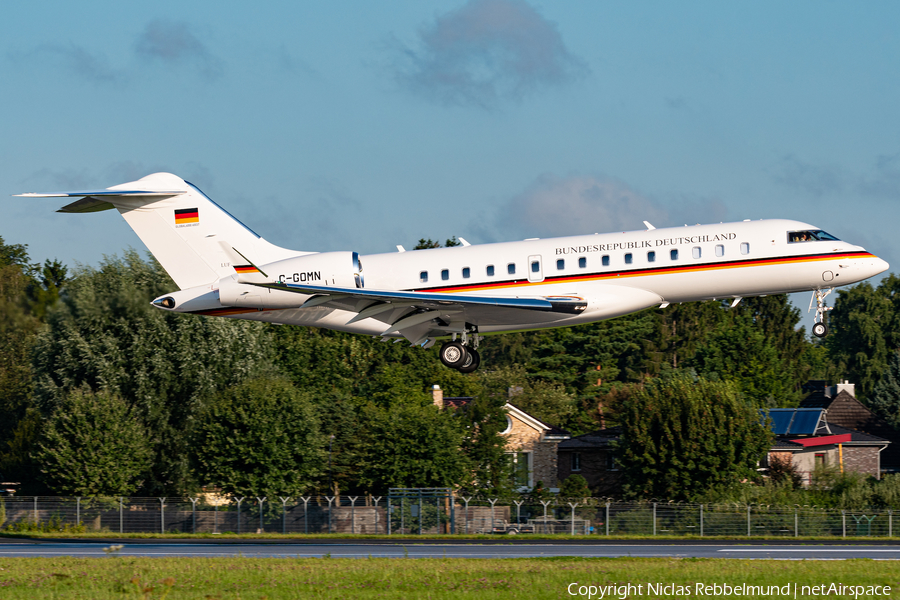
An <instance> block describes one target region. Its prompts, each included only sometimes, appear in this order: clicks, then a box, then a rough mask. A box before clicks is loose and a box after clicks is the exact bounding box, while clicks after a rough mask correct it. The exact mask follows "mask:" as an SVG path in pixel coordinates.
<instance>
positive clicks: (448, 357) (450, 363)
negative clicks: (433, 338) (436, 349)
mask: <svg viewBox="0 0 900 600" xmlns="http://www.w3.org/2000/svg"><path fill="white" fill-rule="evenodd" d="M468 354H469V353H468V352H467V351H466V347H465V346H463V345H462V344H460V343H459V342H447V343H446V344H444V345H443V346H441V352H440V356H441V362H442V363H444V365H445V366H447V367H450V368H451V369H458V368H460V367H462V366H463V365H464V364H466V357H467V356H468Z"/></svg>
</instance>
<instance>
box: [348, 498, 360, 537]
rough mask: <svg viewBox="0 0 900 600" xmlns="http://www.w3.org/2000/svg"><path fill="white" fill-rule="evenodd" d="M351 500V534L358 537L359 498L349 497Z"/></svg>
mask: <svg viewBox="0 0 900 600" xmlns="http://www.w3.org/2000/svg"><path fill="white" fill-rule="evenodd" d="M347 497H348V498H350V533H351V534H352V535H356V499H357V498H359V496H347Z"/></svg>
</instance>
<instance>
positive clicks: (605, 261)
mask: <svg viewBox="0 0 900 600" xmlns="http://www.w3.org/2000/svg"><path fill="white" fill-rule="evenodd" d="M601 261H602V263H603V266H604V267H608V266H609V254H604V255H603V258H602V259H601Z"/></svg>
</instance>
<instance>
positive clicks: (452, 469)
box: [360, 401, 471, 492]
mask: <svg viewBox="0 0 900 600" xmlns="http://www.w3.org/2000/svg"><path fill="white" fill-rule="evenodd" d="M363 419H364V421H365V423H366V428H365V433H364V436H365V443H364V445H363V446H364V448H365V451H364V456H363V465H362V468H361V473H360V483H361V484H362V485H363V486H364V488H365V489H367V490H369V491H371V492H386V491H387V489H388V488H392V487H453V486H455V485H457V484H459V483H460V482H461V481H463V480H465V479H466V478H467V477H468V476H469V474H470V473H471V469H470V463H469V461H468V460H467V459H466V456H465V455H463V454H461V453H460V446H461V445H462V443H463V437H464V435H465V433H466V430H465V421H463V420H462V419H461V418H459V417H458V416H457V415H456V414H455V413H454V411H452V410H440V409H438V408H437V407H435V406H434V405H433V404H422V403H418V402H404V401H398V402H396V403H395V404H394V405H393V406H391V407H389V408H385V407H381V406H377V405H375V404H369V405H367V406H366V407H365V409H364V411H363Z"/></svg>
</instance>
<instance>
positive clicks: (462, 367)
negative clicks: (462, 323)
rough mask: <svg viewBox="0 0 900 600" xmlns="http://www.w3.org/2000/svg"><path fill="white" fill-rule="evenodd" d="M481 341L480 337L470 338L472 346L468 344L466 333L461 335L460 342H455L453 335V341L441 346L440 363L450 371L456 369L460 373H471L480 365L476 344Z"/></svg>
mask: <svg viewBox="0 0 900 600" xmlns="http://www.w3.org/2000/svg"><path fill="white" fill-rule="evenodd" d="M479 341H481V338H480V336H478V335H477V334H476V335H473V336H472V344H471V345H468V343H469V336H468V334H467V333H463V334H462V341H461V342H457V341H456V334H454V335H453V341H451V342H446V343H445V344H444V345H443V346H441V350H440V353H439V354H440V357H441V362H442V363H444V365H445V366H447V367H450V368H451V369H456V370H457V371H459V372H460V373H471V372H473V371H475V370H476V369H477V368H478V365H480V364H481V357H480V356H479V355H478V342H479Z"/></svg>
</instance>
